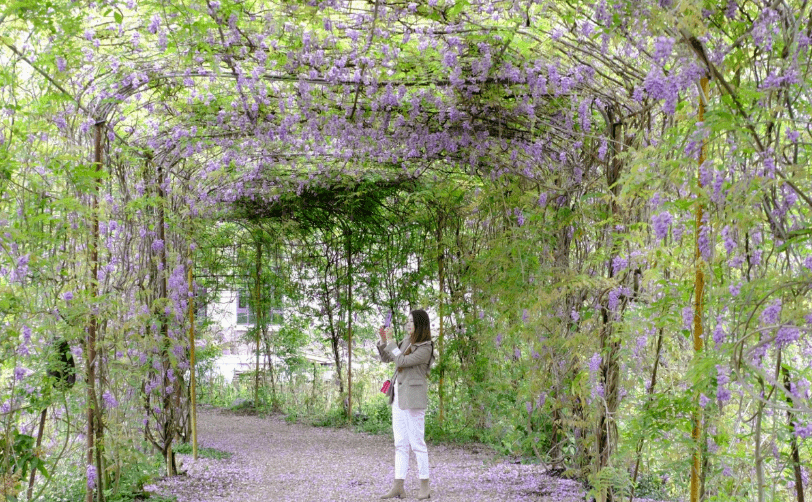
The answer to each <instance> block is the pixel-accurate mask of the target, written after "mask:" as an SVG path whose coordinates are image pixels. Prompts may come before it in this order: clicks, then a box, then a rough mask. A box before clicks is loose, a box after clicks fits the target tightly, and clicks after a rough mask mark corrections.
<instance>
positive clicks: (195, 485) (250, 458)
mask: <svg viewBox="0 0 812 502" xmlns="http://www.w3.org/2000/svg"><path fill="white" fill-rule="evenodd" d="M198 434H199V445H200V446H201V447H210V448H217V449H218V450H224V451H228V452H232V453H233V454H234V455H233V456H232V457H231V458H229V459H227V460H214V459H206V458H200V459H198V460H197V462H195V461H193V460H192V457H191V455H179V457H180V459H181V460H182V462H183V468H184V469H186V471H187V474H186V475H183V476H176V477H174V478H169V479H163V480H161V481H160V482H158V483H157V484H155V485H153V486H152V487H150V490H151V491H153V492H154V493H158V494H163V495H170V494H173V495H176V496H177V498H178V502H209V501H218V502H225V501H233V502H254V501H257V502H260V501H261V502H269V501H291V502H295V501H302V502H305V501H353V502H354V501H373V500H378V498H379V497H380V495H381V494H383V493H386V491H387V490H388V489H389V487H390V486H391V483H392V474H393V464H394V456H395V453H394V446H393V444H392V435H391V433H390V434H388V435H379V436H377V435H370V434H363V433H357V432H353V431H352V430H349V429H331V428H320V427H312V426H307V425H301V424H289V423H287V422H285V421H284V419H283V418H282V417H280V416H274V417H267V418H258V417H255V416H244V415H235V414H233V413H230V412H225V411H220V410H213V409H201V410H200V411H199V412H198ZM429 463H430V465H431V475H432V480H431V483H432V485H431V488H432V496H431V500H440V501H446V502H456V501H459V502H471V501H479V500H487V501H545V502H570V501H572V502H574V501H580V500H583V492H582V491H581V489H580V486H579V485H578V484H577V483H575V482H573V481H569V480H561V479H556V478H552V477H549V476H545V475H543V474H541V473H540V471H541V468H540V467H539V466H532V465H519V464H513V463H509V462H505V461H504V460H500V459H499V457H498V456H496V455H495V454H493V453H492V452H489V451H488V450H487V449H485V448H474V447H470V446H469V447H466V448H461V447H452V446H446V445H432V444H429ZM416 473H417V463H416V461H415V457H414V455H413V454H412V455H411V459H410V466H409V477H408V479H407V480H406V492H407V494H408V497H407V499H411V500H414V499H416V498H417V489H418V486H419V482H418V480H417V479H416V478H417V475H416Z"/></svg>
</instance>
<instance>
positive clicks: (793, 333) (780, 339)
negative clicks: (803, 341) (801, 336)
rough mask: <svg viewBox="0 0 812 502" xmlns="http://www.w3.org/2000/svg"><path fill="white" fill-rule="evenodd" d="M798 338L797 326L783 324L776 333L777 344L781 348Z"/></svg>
mask: <svg viewBox="0 0 812 502" xmlns="http://www.w3.org/2000/svg"><path fill="white" fill-rule="evenodd" d="M796 340H798V328H796V327H795V326H781V327H780V328H778V332H777V333H776V334H775V344H776V345H777V346H778V347H779V348H783V347H786V346H787V345H789V344H790V343H792V342H794V341H796Z"/></svg>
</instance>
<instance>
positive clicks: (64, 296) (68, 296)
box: [62, 291, 73, 302]
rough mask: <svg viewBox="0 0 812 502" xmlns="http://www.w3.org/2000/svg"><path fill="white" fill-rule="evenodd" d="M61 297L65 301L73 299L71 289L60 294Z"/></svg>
mask: <svg viewBox="0 0 812 502" xmlns="http://www.w3.org/2000/svg"><path fill="white" fill-rule="evenodd" d="M62 299H63V300H65V301H66V302H69V301H71V300H73V291H66V292H65V293H63V294H62Z"/></svg>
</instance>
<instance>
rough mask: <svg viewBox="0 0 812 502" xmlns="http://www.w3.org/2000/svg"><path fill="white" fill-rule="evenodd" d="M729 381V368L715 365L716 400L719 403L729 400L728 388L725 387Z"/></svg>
mask: <svg viewBox="0 0 812 502" xmlns="http://www.w3.org/2000/svg"><path fill="white" fill-rule="evenodd" d="M729 383H730V370H729V369H728V368H727V367H725V366H723V365H721V364H717V365H716V400H717V401H719V405H720V406H721V404H722V403H725V402H727V401H729V400H730V390H728V389H727V387H726V386H727V384H729Z"/></svg>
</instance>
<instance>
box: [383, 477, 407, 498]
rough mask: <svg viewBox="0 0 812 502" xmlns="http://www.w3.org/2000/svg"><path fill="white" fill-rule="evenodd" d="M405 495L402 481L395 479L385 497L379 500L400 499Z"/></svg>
mask: <svg viewBox="0 0 812 502" xmlns="http://www.w3.org/2000/svg"><path fill="white" fill-rule="evenodd" d="M405 495H406V492H405V491H403V480H402V479H396V480H395V485H394V486H393V487H392V489H391V490H389V493H387V494H386V495H384V496H383V497H381V499H393V498H400V497H404V496H405Z"/></svg>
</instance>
